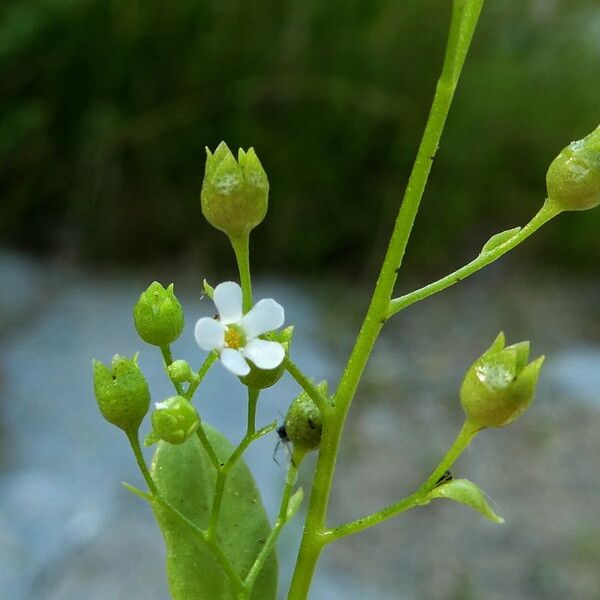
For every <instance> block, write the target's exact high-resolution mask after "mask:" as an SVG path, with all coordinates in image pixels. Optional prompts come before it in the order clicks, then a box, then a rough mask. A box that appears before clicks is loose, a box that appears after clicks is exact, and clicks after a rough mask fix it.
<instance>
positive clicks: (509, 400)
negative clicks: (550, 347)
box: [460, 332, 544, 429]
mask: <svg viewBox="0 0 600 600" xmlns="http://www.w3.org/2000/svg"><path fill="white" fill-rule="evenodd" d="M528 359H529V342H520V343H518V344H513V345H512V346H506V347H505V341H504V334H503V333H502V332H501V333H500V334H499V335H498V337H497V338H496V339H495V341H494V343H493V344H492V345H491V347H490V348H489V349H488V350H486V352H484V354H483V355H482V356H481V357H480V358H478V359H477V360H476V361H475V362H474V363H473V364H472V365H471V367H470V368H469V370H468V371H467V374H466V375H465V378H464V380H463V383H462V386H461V388H460V401H461V404H462V407H463V410H464V411H465V414H466V416H467V421H468V422H469V423H471V424H472V425H474V426H476V427H478V428H480V429H483V428H485V427H502V426H504V425H508V424H510V423H512V422H513V421H515V420H516V419H517V418H518V417H519V416H520V415H521V414H522V413H523V412H525V410H527V408H528V407H529V405H530V404H531V403H532V401H533V396H534V393H535V387H536V384H537V381H538V377H539V374H540V369H541V367H542V363H543V362H544V357H543V356H540V357H539V358H537V359H536V360H534V361H533V362H531V363H529V364H528V363H527V361H528Z"/></svg>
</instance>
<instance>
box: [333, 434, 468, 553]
mask: <svg viewBox="0 0 600 600" xmlns="http://www.w3.org/2000/svg"><path fill="white" fill-rule="evenodd" d="M478 431H479V429H478V428H476V427H474V426H473V425H471V424H470V423H468V422H465V424H464V425H463V427H462V429H461V430H460V432H459V434H458V436H457V438H456V439H455V440H454V443H453V444H452V446H451V447H450V449H449V450H448V452H447V453H446V455H445V456H444V458H443V459H442V460H441V461H440V463H439V465H438V466H437V467H436V468H435V470H434V471H433V473H432V474H431V475H430V476H429V477H428V479H427V481H426V482H425V483H424V484H423V485H422V486H421V487H420V488H419V489H418V490H417V491H416V492H415V493H414V494H411V495H410V496H407V497H406V498H403V499H402V500H400V501H399V502H396V503H394V504H391V505H390V506H388V507H386V508H384V509H383V510H379V511H377V512H375V513H372V514H370V515H367V516H365V517H361V518H360V519H357V520H356V521H352V522H350V523H346V524H345V525H340V526H339V527H335V528H334V529H331V530H330V531H329V532H328V535H327V542H332V541H334V540H336V539H339V538H341V537H345V536H347V535H351V534H353V533H358V532H359V531H363V530H364V529H368V528H369V527H373V526H374V525H377V524H378V523H382V522H383V521H387V520H388V519H391V518H392V517H395V516H396V515H399V514H400V513H402V512H405V511H406V510H408V509H410V508H414V507H415V506H419V505H420V504H422V503H423V502H424V501H426V496H427V494H429V492H430V491H431V490H432V489H433V488H434V487H435V486H436V484H437V482H438V481H439V480H440V477H441V476H442V475H443V474H444V473H445V472H446V471H447V470H448V469H449V468H450V467H451V466H452V465H453V464H454V463H455V462H456V460H457V458H458V457H459V456H460V455H461V454H462V453H463V452H464V450H465V449H466V448H467V446H468V445H469V444H470V443H471V442H472V441H473V438H474V437H475V436H476V435H477V433H478Z"/></svg>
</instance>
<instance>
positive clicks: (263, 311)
mask: <svg viewBox="0 0 600 600" xmlns="http://www.w3.org/2000/svg"><path fill="white" fill-rule="evenodd" d="M283 321H284V313H283V306H281V304H278V303H277V302H275V300H273V299H272V298H266V299H265V300H261V301H260V302H257V303H256V304H255V305H254V306H253V307H252V308H251V309H250V311H249V312H248V314H246V315H244V316H243V317H242V320H241V321H240V322H239V325H240V327H241V328H242V329H243V330H244V332H245V334H246V337H248V338H250V339H252V338H255V337H257V336H259V335H261V334H263V333H266V332H267V331H273V329H277V328H278V327H281V326H282V325H283Z"/></svg>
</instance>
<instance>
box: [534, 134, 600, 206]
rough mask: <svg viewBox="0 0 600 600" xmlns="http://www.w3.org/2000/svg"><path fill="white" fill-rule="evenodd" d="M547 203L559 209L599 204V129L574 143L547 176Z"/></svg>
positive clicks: (565, 149) (558, 157)
mask: <svg viewBox="0 0 600 600" xmlns="http://www.w3.org/2000/svg"><path fill="white" fill-rule="evenodd" d="M546 185H547V187H548V203H549V204H550V205H552V206H554V207H556V208H557V209H560V210H585V209H587V208H594V207H595V206H598V204H600V127H598V128H597V129H595V130H594V131H592V133H590V134H589V135H587V136H585V137H584V138H583V139H582V140H577V141H575V142H571V143H570V144H569V145H568V146H567V147H566V148H564V149H563V150H562V152H561V153H560V154H559V155H558V156H557V157H556V158H555V159H554V160H553V161H552V164H551V165H550V167H549V169H548V173H547V174H546Z"/></svg>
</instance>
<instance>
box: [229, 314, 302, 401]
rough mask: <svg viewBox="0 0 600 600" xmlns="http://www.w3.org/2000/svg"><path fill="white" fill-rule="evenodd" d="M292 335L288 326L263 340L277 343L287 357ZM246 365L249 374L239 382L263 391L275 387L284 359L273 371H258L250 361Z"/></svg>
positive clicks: (281, 374)
mask: <svg viewBox="0 0 600 600" xmlns="http://www.w3.org/2000/svg"><path fill="white" fill-rule="evenodd" d="M293 334H294V326H293V325H290V326H289V327H286V328H285V329H283V330H282V331H273V332H271V333H270V334H268V335H266V336H265V338H266V339H268V340H269V341H271V342H278V343H279V344H281V345H282V346H283V349H284V351H285V355H286V357H287V356H288V354H289V351H290V344H291V343H292V336H293ZM248 363H249V364H250V373H248V375H245V376H244V377H240V381H241V382H242V383H243V384H244V385H245V386H248V387H249V388H253V389H255V390H264V389H266V388H269V387H271V386H273V385H275V384H276V383H277V382H278V381H279V380H280V379H281V377H282V376H283V374H284V373H285V359H284V360H283V361H281V364H280V365H279V366H277V367H275V368H274V369H259V368H258V367H257V366H256V365H255V364H254V363H253V362H252V361H250V360H249V361H248Z"/></svg>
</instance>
